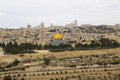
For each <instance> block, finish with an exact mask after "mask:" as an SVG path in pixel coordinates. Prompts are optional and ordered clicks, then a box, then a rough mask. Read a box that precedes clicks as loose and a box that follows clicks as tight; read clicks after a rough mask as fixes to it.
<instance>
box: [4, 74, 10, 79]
mask: <svg viewBox="0 0 120 80" xmlns="http://www.w3.org/2000/svg"><path fill="white" fill-rule="evenodd" d="M4 80H12V79H11V77H10V75H8V76H4Z"/></svg>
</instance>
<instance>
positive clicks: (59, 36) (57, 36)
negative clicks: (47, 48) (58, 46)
mask: <svg viewBox="0 0 120 80" xmlns="http://www.w3.org/2000/svg"><path fill="white" fill-rule="evenodd" d="M62 38H63V36H62V35H61V34H59V33H58V34H56V35H55V36H54V39H62Z"/></svg>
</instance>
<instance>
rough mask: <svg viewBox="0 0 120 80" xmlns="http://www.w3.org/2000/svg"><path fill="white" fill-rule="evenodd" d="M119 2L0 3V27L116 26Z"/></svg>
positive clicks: (39, 0) (13, 0) (53, 0)
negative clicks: (76, 23) (76, 24)
mask: <svg viewBox="0 0 120 80" xmlns="http://www.w3.org/2000/svg"><path fill="white" fill-rule="evenodd" d="M119 9H120V1H119V0H105V1H104V0H91V1H89V0H44V1H43V0H34V1H33V0H31V1H30V0H11V1H8V0H1V1H0V22H1V23H0V28H5V27H8V28H19V27H25V26H26V24H31V25H32V26H36V25H39V24H40V22H45V24H46V25H45V26H49V25H50V24H51V23H53V24H55V25H65V24H67V23H70V22H72V21H73V20H77V21H78V25H80V24H119V23H120V17H119V14H120V11H119Z"/></svg>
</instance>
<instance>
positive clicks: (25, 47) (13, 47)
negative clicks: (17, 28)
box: [0, 41, 42, 54]
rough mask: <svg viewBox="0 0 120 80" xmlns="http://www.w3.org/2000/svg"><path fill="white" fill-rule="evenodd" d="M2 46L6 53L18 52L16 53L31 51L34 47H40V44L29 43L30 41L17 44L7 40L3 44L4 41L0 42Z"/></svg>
mask: <svg viewBox="0 0 120 80" xmlns="http://www.w3.org/2000/svg"><path fill="white" fill-rule="evenodd" d="M0 46H1V47H3V50H4V51H5V53H6V54H18V53H26V52H28V53H33V51H32V50H34V49H42V46H41V45H38V44H31V43H21V44H19V45H18V44H17V42H15V41H14V42H13V43H12V42H9V43H7V44H6V45H5V43H1V44H0Z"/></svg>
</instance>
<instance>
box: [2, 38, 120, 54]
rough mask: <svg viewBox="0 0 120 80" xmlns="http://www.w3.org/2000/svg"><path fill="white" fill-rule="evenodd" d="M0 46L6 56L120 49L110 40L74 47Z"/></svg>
mask: <svg viewBox="0 0 120 80" xmlns="http://www.w3.org/2000/svg"><path fill="white" fill-rule="evenodd" d="M0 46H1V47H3V50H4V51H5V53H6V54H19V53H26V52H27V53H34V51H33V50H35V49H38V50H49V51H51V52H62V51H73V50H91V49H103V48H116V47H120V43H118V42H117V41H116V40H110V39H107V38H101V39H100V40H99V41H94V40H93V41H91V43H90V44H82V43H76V44H75V47H73V46H72V44H69V43H68V44H59V45H50V44H46V45H44V46H42V45H38V44H31V43H21V44H19V45H18V44H17V42H15V41H14V42H13V43H12V42H9V43H8V44H6V45H5V43H0Z"/></svg>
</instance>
